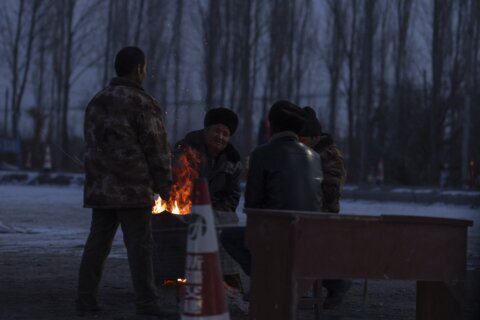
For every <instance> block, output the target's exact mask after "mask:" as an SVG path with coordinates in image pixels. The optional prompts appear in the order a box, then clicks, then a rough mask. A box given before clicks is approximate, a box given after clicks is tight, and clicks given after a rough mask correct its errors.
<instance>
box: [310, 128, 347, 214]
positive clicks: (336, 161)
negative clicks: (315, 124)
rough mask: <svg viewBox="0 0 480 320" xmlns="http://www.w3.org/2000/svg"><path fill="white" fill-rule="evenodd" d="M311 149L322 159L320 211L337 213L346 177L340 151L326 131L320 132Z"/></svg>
mask: <svg viewBox="0 0 480 320" xmlns="http://www.w3.org/2000/svg"><path fill="white" fill-rule="evenodd" d="M313 149H314V150H315V151H317V152H318V153H319V154H320V158H321V160H322V171H323V181H322V192H323V200H322V201H323V204H322V211H324V212H333V213H338V212H339V211H340V204H339V203H340V196H341V189H342V186H343V184H344V183H345V179H346V171H345V166H344V161H343V156H342V152H341V151H340V149H339V148H338V147H337V146H336V145H335V144H334V143H333V139H332V137H331V136H330V135H329V134H326V133H323V134H322V136H321V139H320V142H319V143H318V144H317V145H316V146H315V147H314V148H313Z"/></svg>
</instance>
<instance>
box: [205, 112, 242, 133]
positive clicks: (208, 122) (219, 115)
mask: <svg viewBox="0 0 480 320" xmlns="http://www.w3.org/2000/svg"><path fill="white" fill-rule="evenodd" d="M219 123H220V124H223V125H225V126H227V127H228V129H229V130H230V135H233V134H234V133H235V130H237V126H238V117H237V115H236V114H235V112H233V111H232V110H230V109H227V108H215V109H210V110H208V112H207V114H206V115H205V119H204V120H203V125H204V127H205V128H206V127H210V126H212V125H214V124H219Z"/></svg>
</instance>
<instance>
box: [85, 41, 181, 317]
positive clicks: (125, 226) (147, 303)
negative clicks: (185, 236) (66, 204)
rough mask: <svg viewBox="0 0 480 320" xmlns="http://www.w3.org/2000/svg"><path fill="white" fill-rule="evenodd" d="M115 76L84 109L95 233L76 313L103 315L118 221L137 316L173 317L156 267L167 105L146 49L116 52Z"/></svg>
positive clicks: (165, 191) (164, 191) (166, 170)
mask: <svg viewBox="0 0 480 320" xmlns="http://www.w3.org/2000/svg"><path fill="white" fill-rule="evenodd" d="M115 71H116V73H117V76H118V77H117V78H114V79H112V80H111V82H110V84H109V85H108V86H107V87H106V88H105V89H103V90H102V91H100V92H99V93H97V95H96V96H95V97H94V98H93V99H92V100H91V101H90V102H89V104H88V106H87V109H86V111H85V127H84V134H85V144H86V151H85V190H84V206H85V207H86V208H92V223H91V227H90V234H89V236H88V239H87V242H86V244H85V249H84V251H83V256H82V262H81V264H80V272H79V280H78V296H77V300H76V308H77V313H78V314H79V315H81V316H83V315H92V314H96V313H99V312H100V311H101V310H100V308H99V306H98V304H97V292H98V288H99V282H100V279H101V276H102V272H103V266H104V263H105V260H106V258H107V256H108V254H109V252H110V249H111V247H112V241H113V239H114V236H115V233H116V231H117V228H118V226H119V225H120V226H121V227H122V231H123V235H124V236H123V237H124V242H125V246H126V248H127V254H128V262H129V266H130V273H131V277H132V282H133V286H134V289H135V293H136V301H135V303H136V312H137V314H139V315H153V316H159V317H163V316H167V315H169V314H171V313H169V312H164V311H163V310H162V309H161V308H160V307H159V304H158V295H157V291H156V287H155V283H154V276H153V267H152V246H153V245H152V243H153V239H152V234H151V222H150V216H151V209H152V206H153V204H154V193H158V194H159V195H161V196H162V197H164V198H165V199H168V196H169V193H170V189H171V180H172V179H171V166H170V151H169V148H168V144H167V137H166V132H165V128H164V124H163V115H162V111H161V109H160V107H159V105H158V103H157V101H156V100H155V99H153V98H152V97H151V96H150V95H149V94H147V93H146V92H145V91H144V89H143V87H142V82H143V80H144V79H145V75H146V72H147V63H146V59H145V55H144V53H143V51H142V50H141V49H139V48H137V47H126V48H123V49H122V50H120V51H119V52H118V53H117V56H116V57H115Z"/></svg>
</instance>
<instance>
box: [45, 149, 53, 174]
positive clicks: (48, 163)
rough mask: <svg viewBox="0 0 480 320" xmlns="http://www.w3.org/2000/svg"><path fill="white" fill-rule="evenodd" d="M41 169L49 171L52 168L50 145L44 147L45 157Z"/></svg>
mask: <svg viewBox="0 0 480 320" xmlns="http://www.w3.org/2000/svg"><path fill="white" fill-rule="evenodd" d="M43 170H45V171H50V170H52V154H51V152H50V146H49V145H47V146H46V147H45V158H44V160H43Z"/></svg>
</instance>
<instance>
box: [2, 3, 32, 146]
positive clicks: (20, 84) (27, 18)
mask: <svg viewBox="0 0 480 320" xmlns="http://www.w3.org/2000/svg"><path fill="white" fill-rule="evenodd" d="M40 5H41V1H40V0H34V1H32V2H27V1H25V0H21V1H20V2H19V3H18V8H17V12H16V17H15V24H14V25H15V29H14V30H8V29H6V31H7V32H8V33H9V34H10V35H13V38H11V37H9V36H6V38H7V41H6V42H5V46H6V51H7V59H8V63H9V70H10V76H11V81H10V86H11V89H12V96H11V110H12V119H11V123H12V125H11V128H12V133H11V134H12V136H13V137H15V138H18V137H19V121H20V112H21V105H22V99H23V96H24V93H25V87H26V84H27V80H28V76H29V71H30V65H31V60H32V50H33V43H34V39H35V35H36V25H37V22H38V19H39V11H40ZM5 18H6V19H7V24H10V23H11V22H10V21H9V20H10V19H9V17H8V15H6V16H5ZM23 48H25V49H23Z"/></svg>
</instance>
